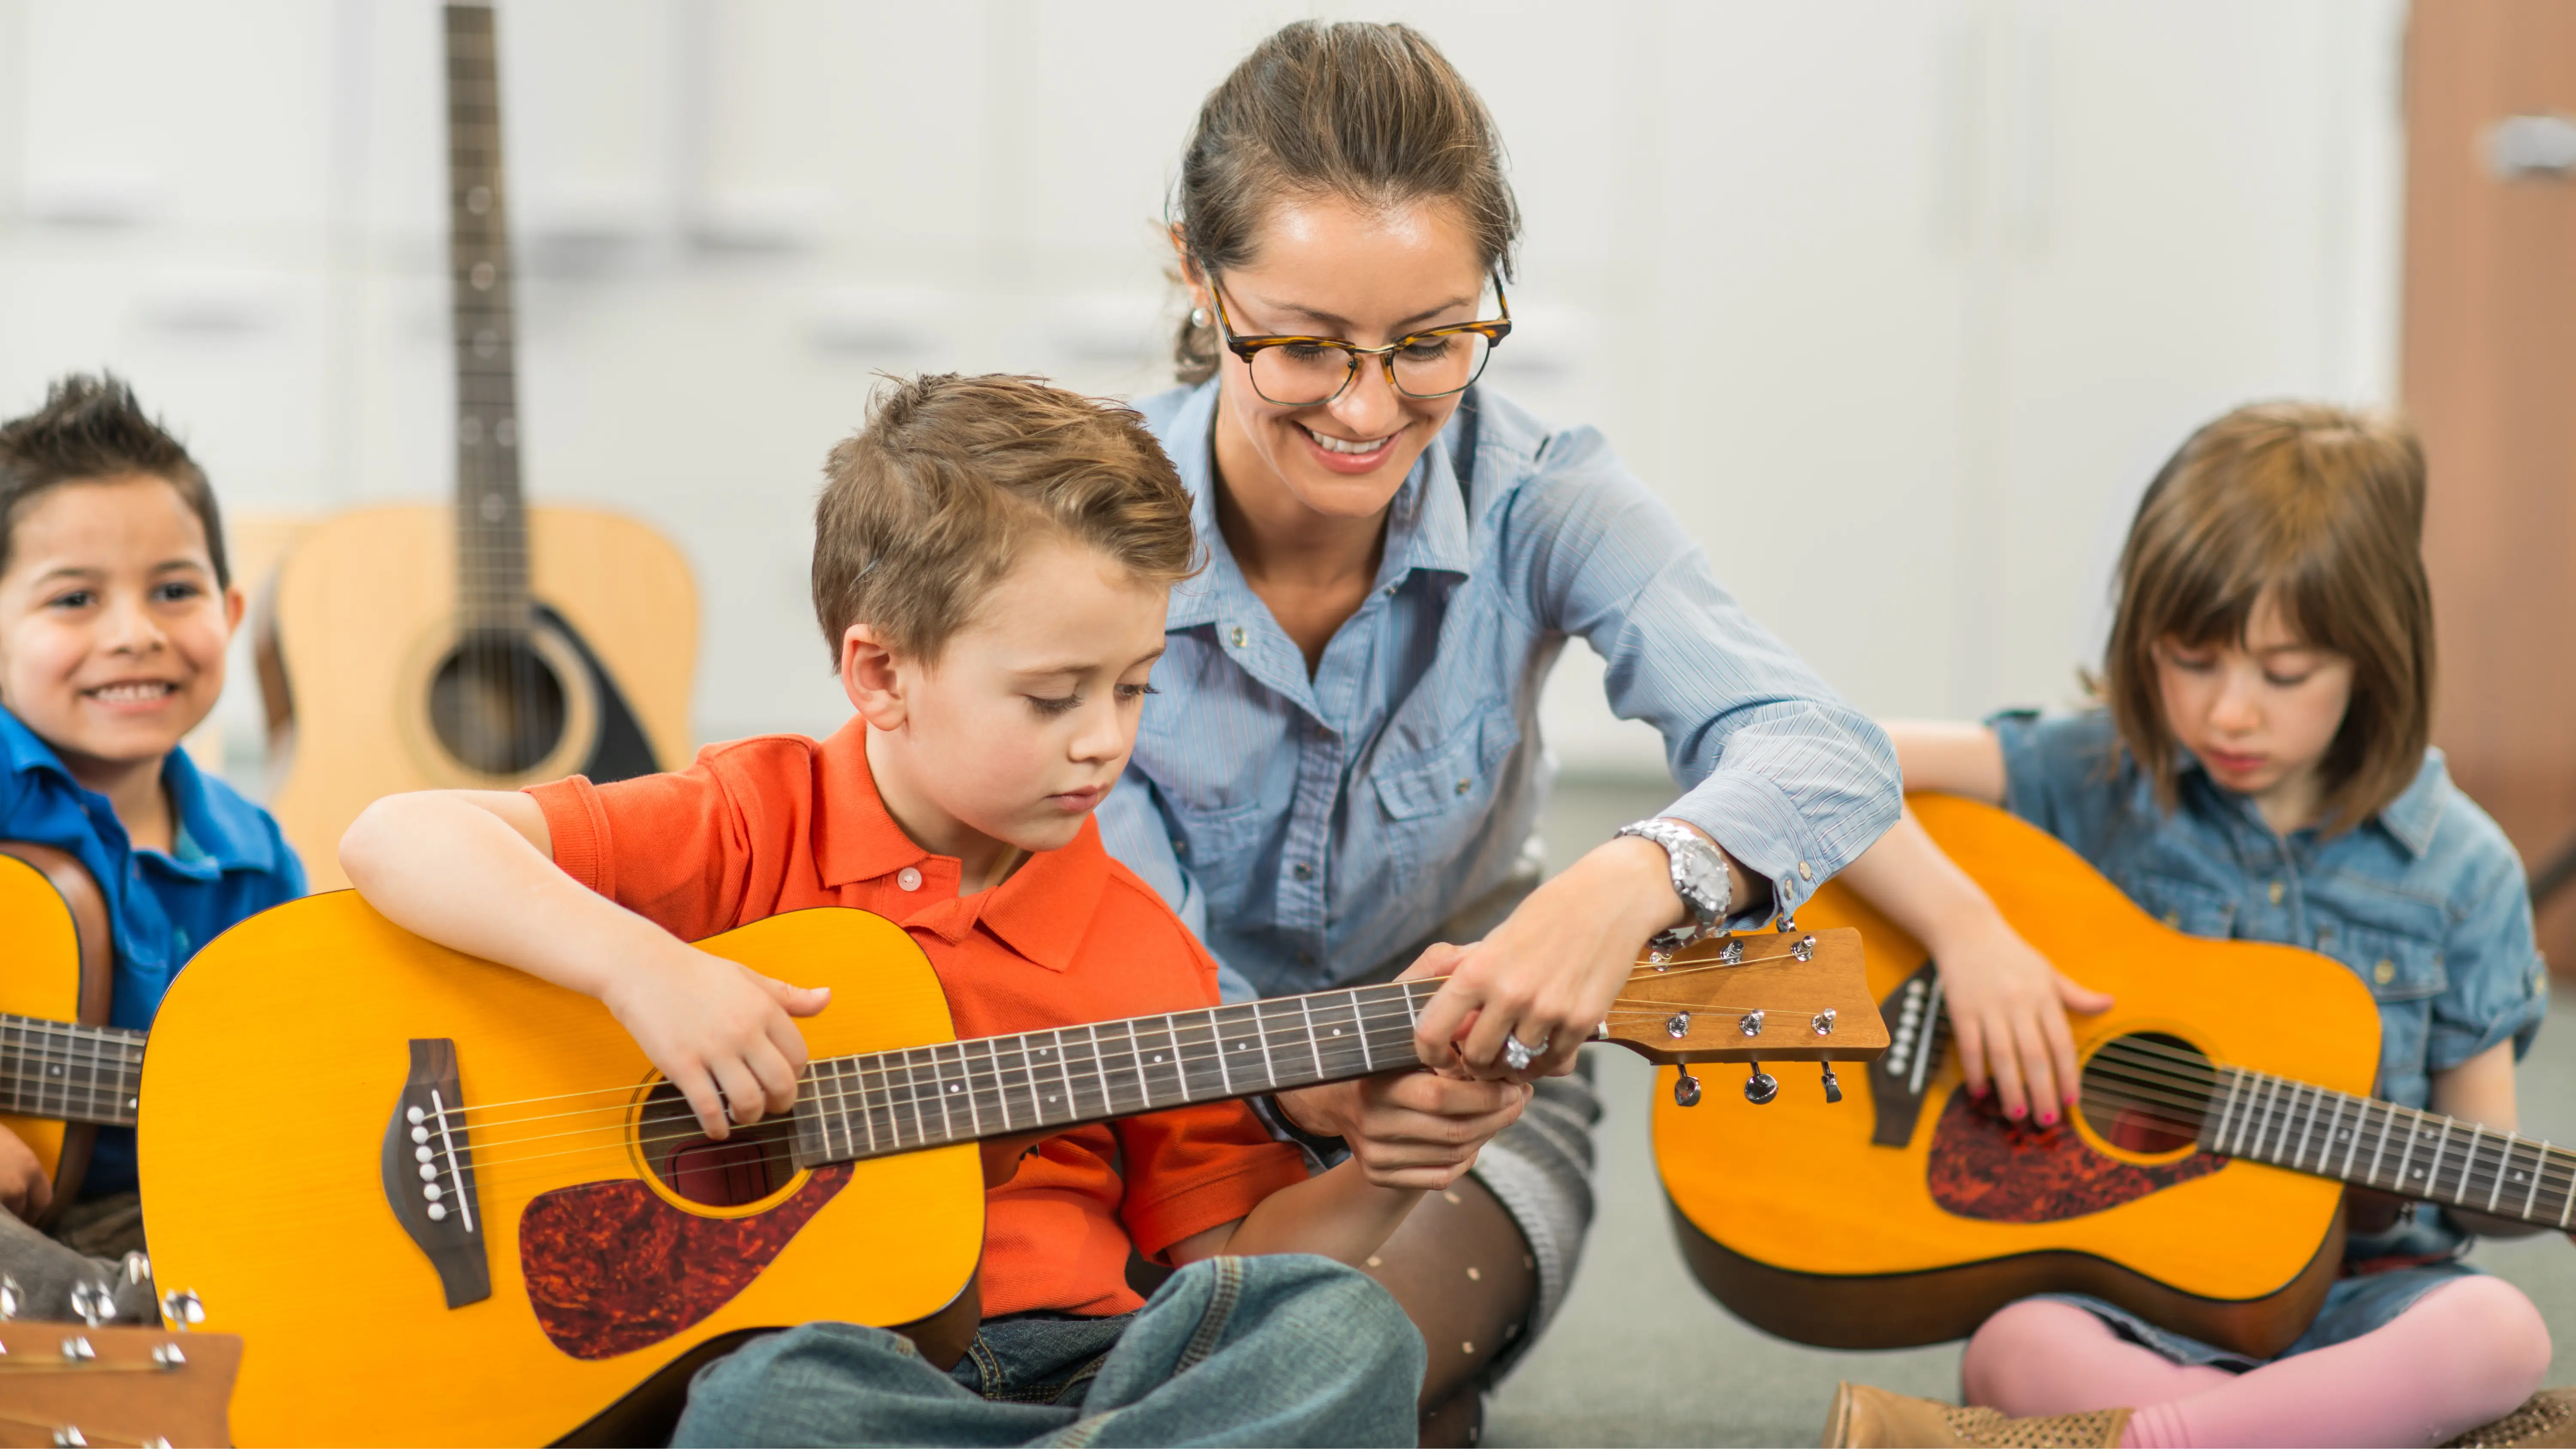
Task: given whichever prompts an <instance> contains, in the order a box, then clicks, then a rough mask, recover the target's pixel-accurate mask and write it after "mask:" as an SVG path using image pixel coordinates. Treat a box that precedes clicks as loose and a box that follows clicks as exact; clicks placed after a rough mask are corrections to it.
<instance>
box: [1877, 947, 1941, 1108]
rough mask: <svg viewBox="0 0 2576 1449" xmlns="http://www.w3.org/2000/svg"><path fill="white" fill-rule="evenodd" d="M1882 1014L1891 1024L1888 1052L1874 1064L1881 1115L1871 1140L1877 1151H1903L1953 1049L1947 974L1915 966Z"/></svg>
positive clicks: (1931, 967) (1933, 966)
mask: <svg viewBox="0 0 2576 1449" xmlns="http://www.w3.org/2000/svg"><path fill="white" fill-rule="evenodd" d="M1878 1014H1879V1015H1880V1016H1882V1017H1884V1018H1886V1020H1887V1022H1888V1032H1887V1034H1888V1038H1889V1040H1888V1046H1887V1050H1886V1051H1885V1052H1883V1053H1881V1054H1880V1056H1879V1058H1878V1060H1877V1061H1874V1062H1872V1063H1870V1065H1869V1095H1870V1102H1871V1105H1872V1107H1873V1108H1874V1109H1875V1111H1876V1114H1877V1121H1876V1123H1875V1125H1874V1126H1873V1128H1872V1130H1871V1132H1870V1134H1869V1140H1870V1143H1871V1144H1872V1145H1873V1146H1877V1147H1903V1146H1905V1145H1906V1144H1907V1143H1909V1142H1912V1141H1913V1140H1914V1129H1915V1128H1916V1127H1917V1126H1918V1125H1920V1124H1921V1122H1922V1120H1923V1090H1924V1086H1925V1084H1926V1083H1928V1082H1929V1081H1930V1080H1931V1077H1932V1074H1933V1071H1934V1070H1935V1069H1936V1068H1938V1067H1939V1066H1940V1064H1941V1053H1942V1052H1943V1051H1945V1050H1947V1049H1948V1048H1949V1045H1950V1033H1949V1030H1948V1028H1947V1026H1946V1025H1945V1023H1946V1021H1947V1018H1946V1017H1945V1016H1944V1015H1943V1014H1942V1011H1941V972H1940V968H1939V966H1938V965H1937V964H1936V963H1934V962H1931V961H1926V962H1924V963H1923V964H1922V965H1920V966H1917V967H1915V968H1914V974H1913V975H1911V976H1908V977H1906V978H1905V980H1904V981H1903V982H1902V983H1901V984H1899V985H1898V986H1897V988H1896V989H1895V990H1894V991H1891V992H1889V993H1888V994H1887V999H1886V1000H1885V1001H1882V1002H1880V1003H1879V1004H1878Z"/></svg>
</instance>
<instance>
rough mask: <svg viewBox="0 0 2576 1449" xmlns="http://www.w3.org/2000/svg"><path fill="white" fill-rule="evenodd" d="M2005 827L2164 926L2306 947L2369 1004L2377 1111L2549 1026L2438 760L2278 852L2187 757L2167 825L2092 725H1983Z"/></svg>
mask: <svg viewBox="0 0 2576 1449" xmlns="http://www.w3.org/2000/svg"><path fill="white" fill-rule="evenodd" d="M1988 724H1989V725H1991V726H1992V727H1993V729H1994V730H1995V733H1996V735H1997V737H1998V738H1999V739H2000V740H2001V741H2002V743H2003V753H2004V773H2005V778H2006V782H2007V783H2006V800H2005V803H2006V804H2007V805H2008V806H2010V808H2011V809H2012V812H2013V813H2014V814H2016V815H2019V816H2021V817H2022V818H2023V819H2025V820H2028V821H2030V822H2031V823H2032V824H2034V825H2037V826H2039V827H2040V828H2042V829H2044V830H2046V831H2048V832H2049V833H2050V834H2052V835H2054V836H2056V837H2057V838H2058V839H2060V840H2063V841H2065V842H2066V843H2067V844H2068V845H2070V846H2072V847H2074V849H2075V851H2076V853H2077V854H2079V855H2081V856H2083V857H2084V858H2085V859H2086V860H2088V861H2090V862H2092V864H2093V866H2094V867H2095V868H2096V869H2098V870H2100V871H2101V872H2102V873H2103V874H2104V875H2106V876H2108V877H2110V879H2111V880H2112V882H2113V883H2114V884H2116V885H2118V886H2119V887H2120V889H2122V890H2123V891H2126V892H2127V893H2128V895H2129V898H2130V899H2132V900H2134V901H2136V902H2137V903H2138V904H2139V905H2141V906H2144V907H2145V908H2146V909H2147V911H2148V912H2149V913H2150V914H2152V915H2155V916H2157V917H2159V918H2161V919H2162V920H2163V921H2164V922H2165V924H2166V925H2169V926H2172V927H2175V928H2177V929H2179V930H2184V931H2188V932H2190V933H2191V934H2193V935H2195V936H2212V937H2219V938H2223V939H2234V940H2240V941H2277V942H2282V943H2285V944H2288V945H2292V946H2304V947H2307V948H2308V949H2310V950H2313V951H2316V952H2319V953H2320V954H2323V955H2326V956H2331V957H2333V958H2334V959H2335V960H2337V961H2340V962H2342V963H2343V964H2344V965H2346V966H2348V967H2350V968H2352V971H2353V974H2355V975H2357V976H2359V977H2360V978H2361V980H2362V984H2364V985H2366V986H2368V987H2369V988H2370V993H2371V995H2372V996H2373V997H2374V998H2376V999H2377V1001H2378V1003H2379V1022H2380V1034H2379V1085H2378V1089H2377V1090H2378V1094H2379V1095H2380V1096H2381V1097H2384V1098H2386V1099H2387V1100H2389V1101H2391V1102H2396V1103H2398V1104H2400V1105H2402V1106H2408V1107H2424V1106H2428V1105H2430V1098H2431V1095H2432V1078H2433V1074H2434V1073H2436V1072H2442V1071H2448V1070H2449V1069H2451V1068H2453V1067H2456V1066H2458V1065H2460V1064H2461V1063H2463V1062H2465V1061H2467V1060H2469V1059H2470V1058H2471V1057H2474V1056H2476V1055H2478V1054H2479V1053H2480V1052H2483V1051H2486V1050H2487V1049H2489V1048H2491V1047H2493V1046H2494V1045H2495V1044H2496V1043H2498V1042H2501V1041H2511V1042H2512V1043H2513V1044H2514V1054H2515V1056H2517V1057H2519V1056H2521V1054H2522V1053H2524V1052H2526V1051H2528V1050H2529V1049H2530V1047H2531V1042H2532V1038H2533V1037H2534V1036H2535V1035H2536V1034H2537V1033H2538V1032H2539V1030H2540V1021H2541V1018H2542V1016H2543V1015H2545V1014H2546V1013H2547V1011H2548V1006H2549V994H2548V986H2549V981H2548V973H2547V969H2546V968H2545V967H2544V966H2543V965H2542V963H2541V958H2540V951H2539V948H2538V947H2537V946H2536V945H2535V944H2534V942H2533V939H2532V928H2531V902H2530V898H2529V896H2528V895H2527V894H2526V892H2525V888H2524V883H2523V874H2522V861H2521V859H2520V857H2518V856H2516V855H2515V854H2514V850H2513V846H2512V845H2511V844H2510V843H2508V842H2507V841H2506V839H2505V837H2504V832H2503V831H2501V830H2499V829H2497V828H2496V823H2495V822H2494V821H2493V820H2491V819H2489V818H2487V813H2486V812H2485V811H2483V810H2481V809H2479V808H2478V807H2477V805H2476V804H2475V803H2473V802H2472V801H2471V800H2470V799H2469V797H2468V796H2466V795H2464V794H2462V793H2460V789H2459V787H2458V786H2456V785H2454V784H2452V783H2451V777H2450V773H2449V772H2448V771H2447V770H2445V769H2444V768H2443V766H2442V753H2441V751H2439V750H2427V751H2425V752H2424V767H2423V769H2422V770H2420V771H2418V772H2417V774H2416V776H2415V781H2414V783H2413V784H2411V785H2409V786H2407V787H2406V791H2405V793H2403V794H2401V795H2399V796H2398V797H2397V798H2396V799H2395V800H2394V801H2391V802H2390V803H2389V805H2388V806H2387V807H2386V808H2385V809H2383V810H2381V811H2380V812H2379V813H2378V814H2376V815H2374V816H2372V817H2371V818H2370V819H2368V820H2366V821H2363V822H2362V823H2361V824H2360V825H2358V826H2356V827H2355V828H2353V829H2351V830H2347V831H2344V832H2342V833H2340V834H2336V835H2331V836H2328V835H2324V834H2321V833H2320V832H2318V831H2316V830H2313V829H2308V830H2298V831H2293V832H2291V834H2290V835H2289V836H2288V837H2287V838H2286V839H2284V838H2283V837H2281V836H2279V835H2276V834H2274V833H2273V831H2272V829H2271V827H2270V826H2268V825H2266V824H2265V823H2264V821H2263V817H2262V816H2261V814H2259V813H2258V812H2257V811H2256V810H2255V808H2254V805H2253V802H2252V801H2250V800H2248V799H2246V798H2245V797H2244V796H2242V795H2238V794H2236V793H2235V792H2233V791H2230V790H2227V789H2225V788H2223V787H2221V786H2219V785H2218V784H2216V783H2215V782H2214V781H2212V780H2211V779H2210V778H2209V775H2208V772H2207V771H2206V770H2204V769H2202V768H2201V766H2200V764H2199V762H2197V761H2195V760H2193V759H2191V758H2190V757H2189V754H2188V753H2187V752H2186V753H2185V754H2184V755H2183V757H2182V760H2181V763H2180V767H2179V769H2178V772H2177V779H2176V782H2175V783H2176V787H2177V788H2176V801H2175V808H2174V811H2173V813H2172V814H2170V815H2167V814H2165V813H2164V812H2163V810H2162V809H2160V808H2159V806H2158V804H2157V801H2156V797H2155V790H2154V786H2153V785H2152V783H2151V782H2150V781H2148V780H2147V779H2146V778H2145V776H2144V775H2143V774H2142V773H2141V772H2140V771H2139V770H2138V769H2137V768H2136V766H2135V765H2134V764H2132V763H2131V762H2130V760H2129V757H2128V752H2127V751H2126V750H2122V749H2120V748H2118V743H2117V737H2116V735H2115V733H2114V731H2113V729H2112V725H2111V720H2110V716H2109V715H2108V714H2107V713H2105V712H2103V711H2101V710H2088V711H2085V712H2082V713H2077V714H2051V715H2045V716H2043V715H2038V714H2034V713H2026V712H2017V713H2010V714H2002V715H1997V716H1996V717H1994V718H1993V719H1991V720H1989V721H1988Z"/></svg>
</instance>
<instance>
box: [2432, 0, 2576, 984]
mask: <svg viewBox="0 0 2576 1449" xmlns="http://www.w3.org/2000/svg"><path fill="white" fill-rule="evenodd" d="M2406 101H2407V198H2406V264H2405V288H2406V295H2405V311H2404V328H2405V343H2404V359H2403V369H2404V372H2403V383H2402V388H2403V393H2404V397H2405V401H2406V405H2407V407H2408V408H2409V410H2410V411H2412V412H2413V414H2414V416H2415V419H2416V422H2417V424H2418V425H2419V426H2420V427H2421V428H2422V429H2423V434H2424V442H2425V446H2426V450H2427V452H2428V454H2429V456H2430V459H2431V465H2432V493H2431V503H2430V511H2429V516H2428V518H2427V520H2426V533H2425V556H2426V564H2427V567H2428V568H2429V569H2430V571H2431V573H2432V579H2433V597H2434V604H2435V610H2436V614H2437V629H2438V633H2439V639H2440V649H2441V682H2440V709H2439V714H2438V715H2437V717H2436V719H2435V721H2434V739H2435V740H2436V742H2438V743H2439V744H2440V745H2441V746H2442V747H2443V749H2444V750H2446V751H2447V752H2448V753H2449V755H2450V761H2451V769H2452V771H2453V773H2454V775H2455V776H2456V778H2457V779H2458V780H2459V782H2460V785H2461V786H2462V787H2463V788H2464V789H2466V790H2467V791H2468V792H2469V794H2470V795H2472V796H2474V797H2475V798H2476V799H2477V801H2478V802H2479V803H2480V804H2482V805H2484V806H2485V807H2486V808H2487V809H2488V810H2489V811H2490V812H2491V813H2493V814H2494V816H2495V817H2496V819H2497V821H2498V822H2499V823H2501V824H2502V825H2503V826H2504V828H2505V831H2506V832H2507V833H2508V834H2510V835H2511V836H2512V837H2513V841H2514V844H2515V845H2516V846H2517V847H2519V848H2520V849H2521V851H2522V854H2523V859H2524V861H2525V863H2526V864H2527V865H2529V866H2530V867H2532V868H2533V869H2534V870H2538V869H2540V868H2541V867H2542V866H2543V865H2544V864H2546V863H2547V861H2548V860H2549V859H2550V858H2551V857H2553V856H2555V855H2557V854H2558V853H2559V852H2560V851H2561V850H2562V849H2563V848H2564V847H2565V846H2566V845H2567V844H2568V843H2569V841H2570V840H2571V838H2576V177H2570V176H2568V175H2565V174H2560V175H2558V176H2554V177H2545V176H2544V177H2530V176H2526V177H2523V178H2520V179H2500V178H2498V177H2497V176H2495V175H2494V174H2493V173H2492V172H2491V171H2490V169H2489V166H2488V160H2487V144H2488V137H2489V134H2490V132H2491V129H2492V128H2493V127H2494V125H2495V124H2496V122H2498V121H2499V120H2502V119H2503V118H2505V117H2508V116H2514V115H2529V114H2539V113H2556V114H2558V115H2562V116H2576V4H2568V3H2565V0H2426V3H2420V4H2418V5H2417V6H2416V7H2415V10H2414V14H2413V18H2412V20H2411V22H2410V29H2409V34H2408V38H2407V97H2406ZM2540 928H2541V931H2540V934H2541V947H2542V949H2543V950H2544V951H2546V952H2548V955H2549V959H2550V962H2551V964H2552V966H2553V967H2554V969H2556V970H2557V971H2559V972H2561V973H2576V890H2569V891H2566V892H2562V893H2560V895H2559V897H2558V898H2557V899H2556V900H2554V901H2552V902H2551V903H2549V904H2548V905H2547V906H2546V907H2545V908H2544V909H2543V911H2542V913H2541V919H2540Z"/></svg>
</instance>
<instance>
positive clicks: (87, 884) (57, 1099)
mask: <svg viewBox="0 0 2576 1449" xmlns="http://www.w3.org/2000/svg"><path fill="white" fill-rule="evenodd" d="M109 930H110V927H109V924H108V915H107V901H106V898H105V897H103V896H101V895H100V894H99V890H98V884H97V882H95V881H93V880H91V879H90V878H89V872H88V871H86V870H83V869H82V868H81V864H80V862H79V861H77V860H75V859H73V858H72V857H71V856H70V855H68V854H65V853H64V852H62V851H59V850H56V849H54V848H53V847H51V846H46V845H30V844H27V843H26V842H24V841H16V840H8V841H0V1127H7V1128H8V1129H9V1130H10V1131H12V1132H15V1133H17V1134H18V1136H19V1137H21V1138H23V1139H25V1141H26V1143H27V1146H28V1147H30V1148H32V1149H34V1151H35V1154H36V1160H37V1161H38V1162H41V1163H43V1164H44V1166H45V1171H46V1172H47V1173H48V1174H49V1175H50V1176H52V1178H53V1180H54V1200H53V1206H52V1207H51V1208H49V1209H47V1211H46V1213H45V1214H44V1215H43V1216H42V1217H39V1218H38V1219H37V1222H38V1225H39V1226H42V1225H43V1223H44V1222H45V1221H46V1220H47V1219H49V1218H50V1217H52V1216H53V1215H54V1214H55V1213H58V1212H60V1211H61V1210H62V1208H63V1207H64V1205H66V1204H68V1203H69V1202H70V1201H71V1200H72V1198H73V1197H74V1196H75V1195H77V1194H78V1192H79V1191H80V1183H81V1176H82V1174H84V1173H86V1172H88V1171H89V1149H90V1141H91V1138H92V1137H93V1136H94V1135H95V1129H96V1128H99V1127H131V1126H133V1125H134V1117H135V1110H134V1109H135V1101H136V1093H137V1091H138V1090H139V1089H140V1088H141V1086H142V1084H143V1033H141V1032H139V1031H126V1030H123V1029H122V1028H119V1027H113V1026H109V1025H107V1024H106V1022H107V1011H108V1004H109V1001H110V1000H111V994H112V993H113V992H114V991H115V989H116V946H115V942H114V939H113V938H112V937H111V936H110V934H109ZM6 1398H7V1394H6V1392H5V1391H0V1400H5V1399H6Z"/></svg>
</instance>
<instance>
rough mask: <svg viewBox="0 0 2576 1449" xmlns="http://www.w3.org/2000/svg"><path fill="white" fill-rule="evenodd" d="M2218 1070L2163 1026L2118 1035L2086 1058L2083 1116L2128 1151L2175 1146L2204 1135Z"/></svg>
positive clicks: (2172, 1148)
mask: <svg viewBox="0 0 2576 1449" xmlns="http://www.w3.org/2000/svg"><path fill="white" fill-rule="evenodd" d="M2217 1081H2218V1071H2217V1069H2216V1068H2215V1067H2212V1066H2211V1065H2210V1064H2209V1058H2208V1057H2206V1056H2204V1055H2202V1054H2201V1051H2200V1049H2199V1048H2198V1047H2195V1046H2193V1045H2192V1044H2191V1043H2189V1042H2187V1041H2184V1040H2182V1039H2181V1038H2180V1037H2174V1036H2167V1035H2166V1034H2164V1033H2163V1032H2138V1033H2135V1034H2133V1035H2130V1036H2124V1037H2120V1038H2118V1039H2117V1040H2114V1041H2112V1042H2110V1043H2108V1044H2106V1045H2104V1046H2103V1047H2102V1048H2101V1049H2100V1050H2099V1051H2096V1052H2095V1053H2094V1054H2093V1056H2092V1059H2091V1060H2089V1061H2087V1062H2086V1063H2085V1064H2084V1087H2083V1091H2084V1096H2083V1103H2082V1109H2083V1112H2084V1120H2085V1122H2086V1123H2087V1124H2088V1125H2090V1126H2091V1127H2092V1129H2093V1131H2094V1132H2095V1133H2096V1134H2097V1135H2099V1136H2100V1137H2101V1139H2102V1140H2103V1141H2105V1142H2108V1143H2110V1144H2111V1145H2112V1146H2114V1147H2118V1148H2123V1149H2125V1150H2127V1151H2130V1152H2136V1153H2141V1154H2147V1155H2153V1154H2156V1153H2162V1152H2176V1151H2180V1150H2181V1149H2183V1148H2186V1147H2189V1146H2191V1145H2192V1144H2193V1143H2195V1142H2197V1141H2199V1140H2200V1127H2201V1122H2202V1120H2203V1118H2204V1117H2205V1116H2206V1115H2207V1112H2208V1107H2209V1098H2210V1093H2211V1091H2212V1089H2213V1088H2214V1087H2215V1086H2216V1085H2217Z"/></svg>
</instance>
